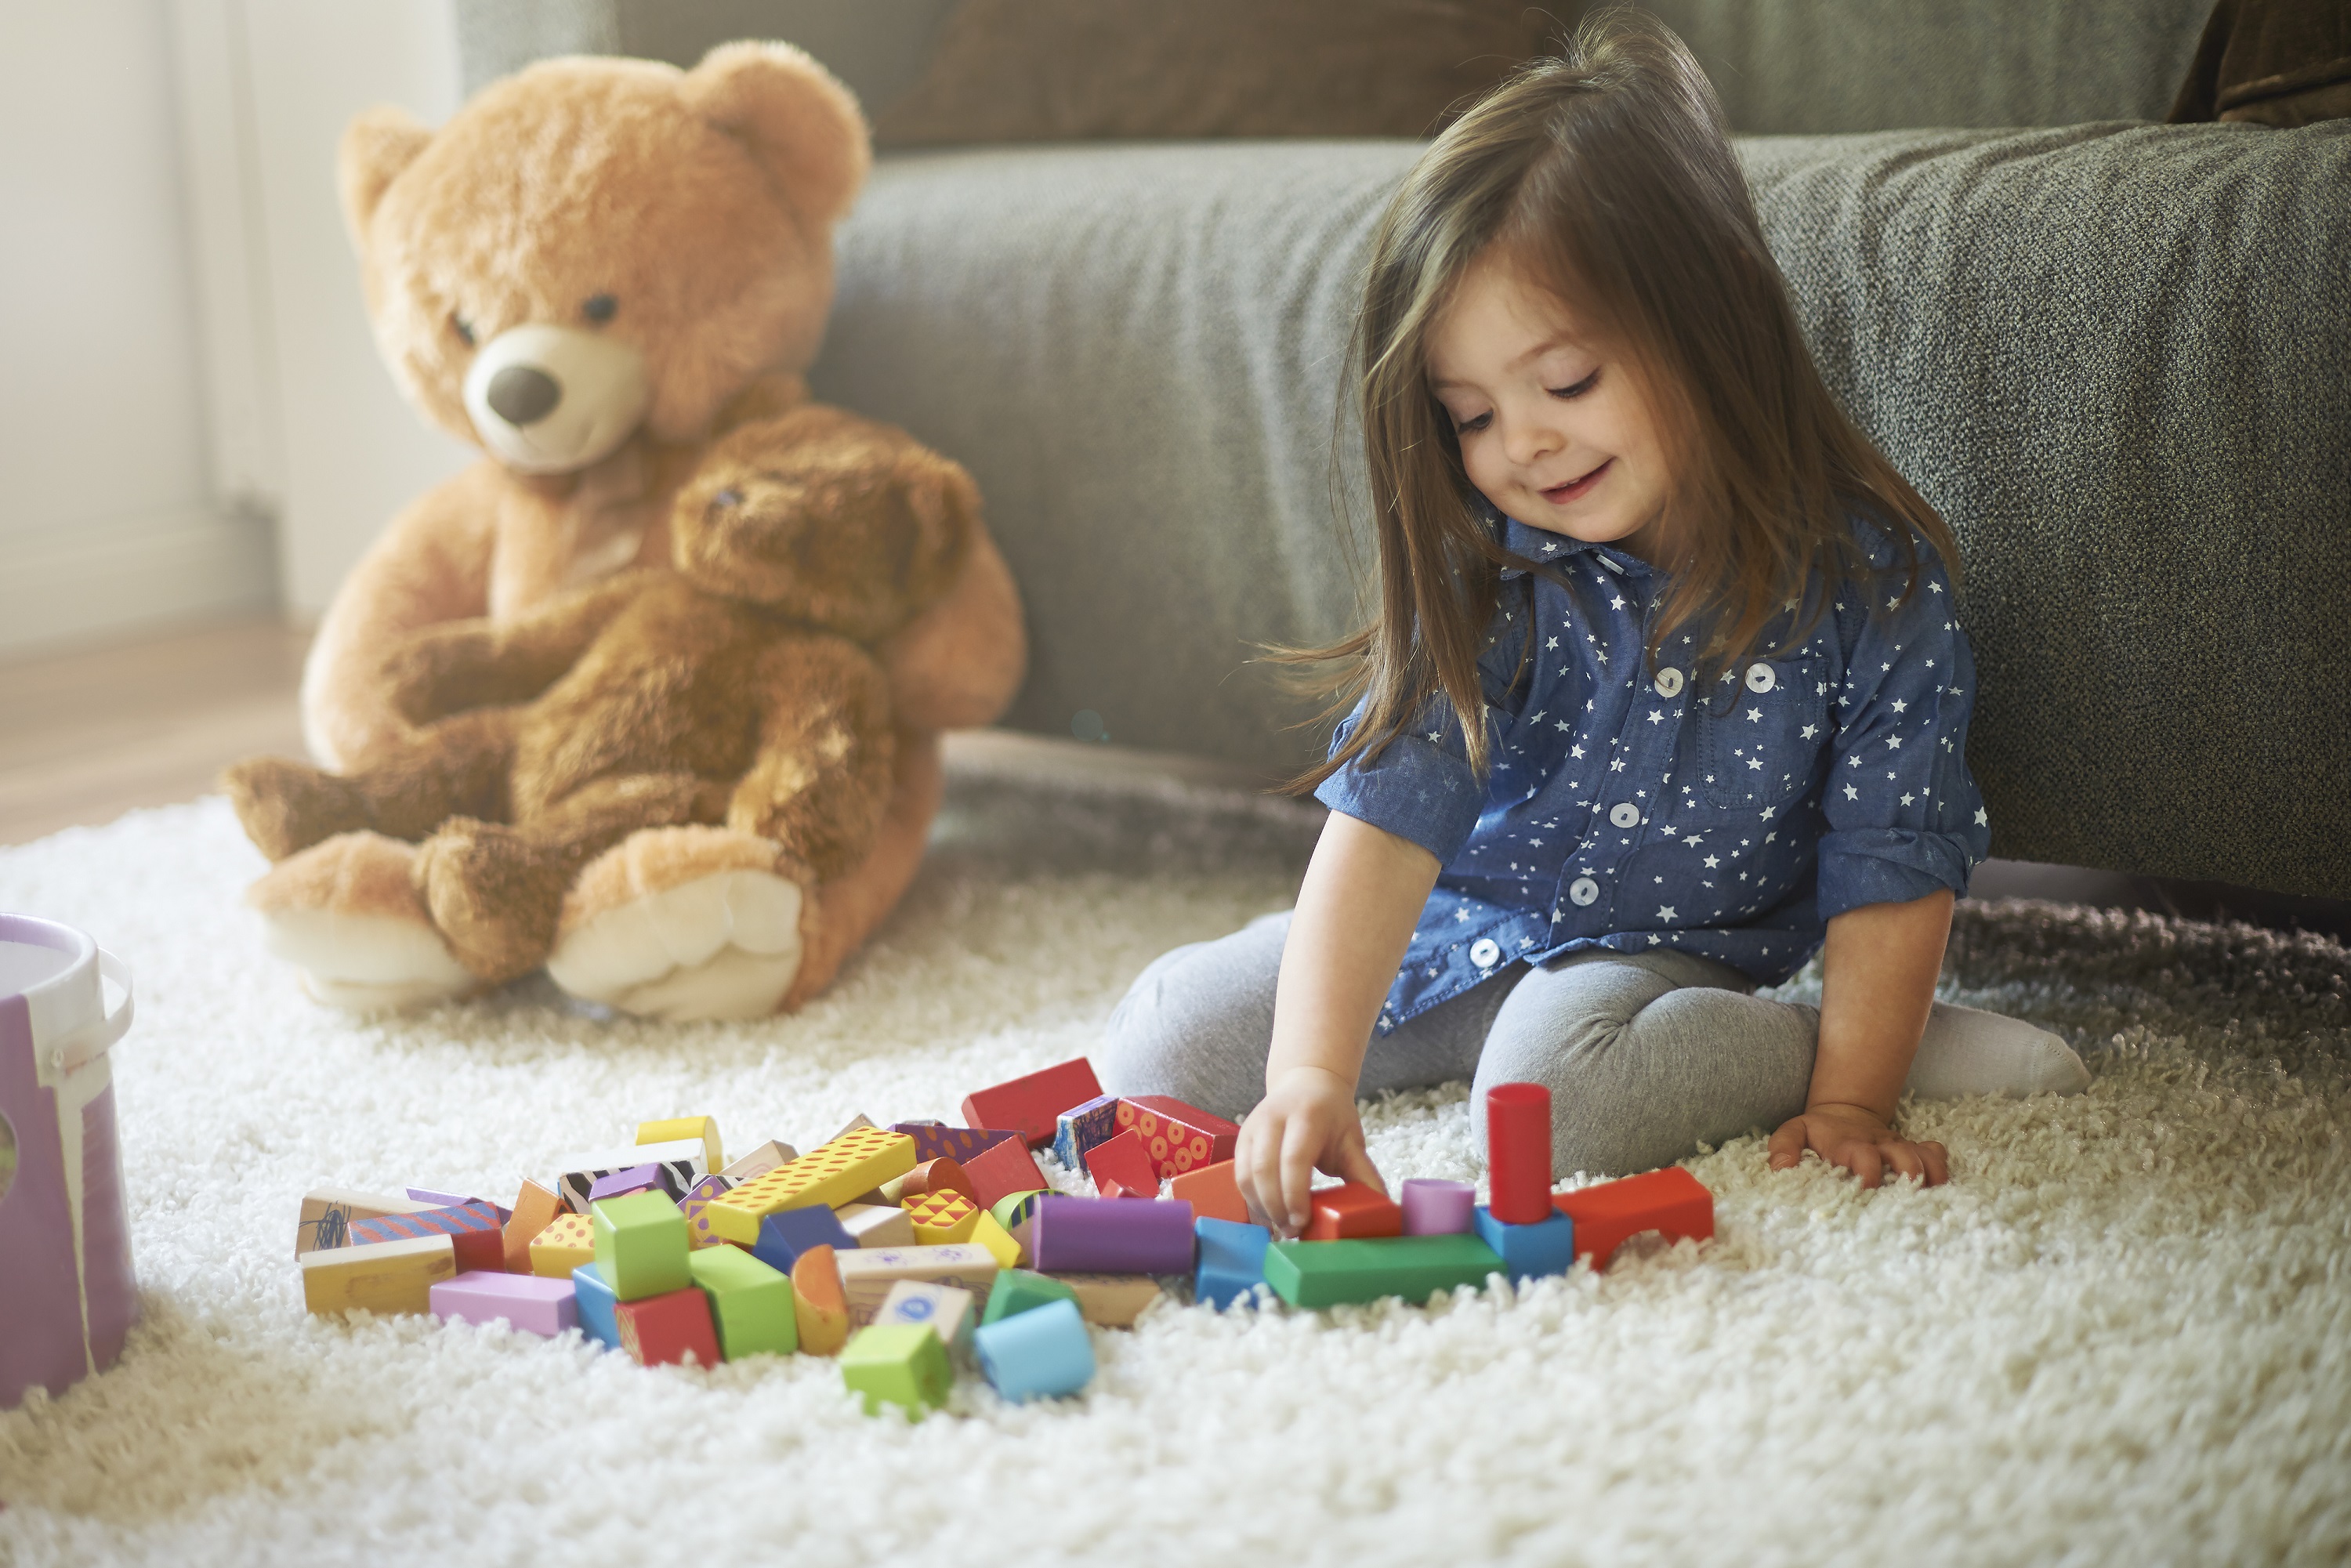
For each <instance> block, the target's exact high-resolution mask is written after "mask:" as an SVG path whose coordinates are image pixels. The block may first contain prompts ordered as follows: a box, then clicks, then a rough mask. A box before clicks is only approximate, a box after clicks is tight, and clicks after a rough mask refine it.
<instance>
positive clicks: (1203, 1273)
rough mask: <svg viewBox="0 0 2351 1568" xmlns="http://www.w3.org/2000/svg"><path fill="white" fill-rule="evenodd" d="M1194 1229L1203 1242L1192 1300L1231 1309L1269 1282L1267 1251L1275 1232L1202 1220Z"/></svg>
mask: <svg viewBox="0 0 2351 1568" xmlns="http://www.w3.org/2000/svg"><path fill="white" fill-rule="evenodd" d="M1192 1229H1193V1231H1194V1233H1195V1234H1196V1235H1197V1236H1198V1237H1199V1239H1200V1265H1199V1270H1198V1271H1197V1272H1196V1273H1195V1274H1194V1275H1193V1277H1192V1299H1193V1300H1194V1301H1207V1302H1209V1303H1211V1304H1212V1305H1214V1306H1217V1307H1220V1308H1221V1307H1229V1306H1231V1305H1232V1304H1233V1303H1234V1302H1235V1301H1239V1300H1241V1299H1242V1298H1243V1297H1245V1296H1248V1295H1249V1293H1250V1292H1251V1291H1254V1290H1256V1289H1257V1287H1258V1286H1259V1285H1261V1284H1263V1283H1264V1282H1265V1249H1266V1248H1268V1247H1269V1246H1270V1245H1271V1244H1272V1242H1273V1232H1272V1231H1270V1230H1268V1229H1267V1228H1265V1227H1264V1226H1262V1225H1243V1224H1241V1223H1240V1222H1239V1221H1238V1220H1231V1219H1209V1218H1201V1219H1197V1220H1195V1221H1193V1224H1192Z"/></svg>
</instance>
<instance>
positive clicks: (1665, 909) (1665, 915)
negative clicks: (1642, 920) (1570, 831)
mask: <svg viewBox="0 0 2351 1568" xmlns="http://www.w3.org/2000/svg"><path fill="white" fill-rule="evenodd" d="M1673 917H1674V906H1673V905H1672V904H1661V905H1659V906H1658V909H1657V918H1658V919H1660V920H1671V919H1672V918H1673ZM1355 1016H1356V1017H1357V1018H1361V1017H1363V1014H1361V1013H1357V1014H1356V1015H1355Z"/></svg>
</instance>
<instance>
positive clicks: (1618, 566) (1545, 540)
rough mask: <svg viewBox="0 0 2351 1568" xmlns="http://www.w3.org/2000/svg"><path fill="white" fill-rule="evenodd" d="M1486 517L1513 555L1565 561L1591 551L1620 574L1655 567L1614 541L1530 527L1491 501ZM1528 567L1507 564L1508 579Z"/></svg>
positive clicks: (1644, 572) (1504, 572)
mask: <svg viewBox="0 0 2351 1568" xmlns="http://www.w3.org/2000/svg"><path fill="white" fill-rule="evenodd" d="M1486 518H1487V521H1488V523H1489V526H1491V527H1492V528H1494V529H1495V536H1494V537H1495V542H1496V543H1498V544H1499V545H1500V546H1501V547H1502V548H1503V549H1506V550H1509V551H1510V553H1511V554H1512V555H1515V556H1519V557H1521V558H1523V559H1527V560H1542V561H1553V562H1558V561H1564V560H1567V559H1570V558H1571V557H1573V556H1578V555H1589V556H1591V557H1592V558H1593V559H1594V560H1596V561H1598V562H1599V564H1600V565H1601V567H1602V568H1603V569H1604V570H1607V571H1609V572H1611V573H1613V574H1614V575H1616V576H1619V577H1646V576H1648V575H1649V573H1650V571H1651V570H1653V569H1652V568H1651V567H1650V565H1649V563H1648V562H1647V561H1646V560H1643V559H1641V558H1640V557H1639V556H1636V555H1632V554H1628V553H1627V552H1625V551H1624V550H1621V549H1616V548H1615V547H1614V545H1604V544H1594V543H1593V542H1592V541H1590V540H1588V539H1576V538H1568V537H1567V535H1565V534H1555V533H1552V532H1551V531H1550V530H1549V529H1546V528H1529V527H1528V526H1527V525H1526V524H1524V523H1522V522H1520V521H1519V520H1518V519H1517V518H1516V517H1504V516H1502V514H1501V513H1500V511H1499V510H1498V509H1496V508H1495V507H1494V506H1493V505H1492V504H1491V503H1490V502H1489V504H1488V505H1487V507H1486ZM1525 575H1526V569H1525V568H1524V567H1517V566H1506V567H1504V568H1503V569H1502V576H1503V578H1504V579H1505V580H1508V579H1510V578H1513V577H1524V576H1525Z"/></svg>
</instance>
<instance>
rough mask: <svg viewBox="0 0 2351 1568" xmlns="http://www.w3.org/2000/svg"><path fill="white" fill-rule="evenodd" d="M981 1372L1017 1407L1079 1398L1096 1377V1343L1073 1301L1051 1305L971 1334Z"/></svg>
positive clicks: (986, 1326) (1017, 1315)
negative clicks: (1031, 1402)
mask: <svg viewBox="0 0 2351 1568" xmlns="http://www.w3.org/2000/svg"><path fill="white" fill-rule="evenodd" d="M971 1337H972V1349H973V1350H974V1351H975V1352H977V1354H978V1356H979V1370H980V1371H981V1372H982V1373H984V1374H986V1375H987V1381H988V1382H989V1383H990V1384H991V1385H994V1386H995V1389H996V1391H997V1393H998V1394H1000V1395H1002V1396H1004V1397H1005V1398H1007V1399H1009V1400H1011V1401H1012V1402H1013V1403H1014V1404H1016V1405H1019V1404H1025V1403H1026V1402H1027V1401H1029V1400H1031V1399H1050V1398H1054V1397H1057V1396H1061V1395H1063V1394H1075V1393H1076V1392H1078V1390H1080V1389H1081V1388H1083V1387H1084V1386H1085V1385H1087V1384H1089V1383H1092V1381H1093V1378H1094V1342H1093V1338H1092V1335H1090V1334H1088V1333H1086V1320H1085V1319H1084V1318H1082V1317H1080V1316H1079V1315H1078V1303H1077V1302H1075V1301H1048V1302H1046V1303H1045V1304H1044V1305H1043V1306H1041V1307H1031V1308H1029V1310H1028V1311H1027V1312H1015V1313H1013V1314H1012V1316H1010V1317H1008V1318H999V1319H998V1320H997V1321H996V1322H992V1323H988V1324H987V1325H985V1326H984V1327H982V1328H980V1329H979V1330H978V1331H977V1332H976V1333H973V1335H972V1336H971Z"/></svg>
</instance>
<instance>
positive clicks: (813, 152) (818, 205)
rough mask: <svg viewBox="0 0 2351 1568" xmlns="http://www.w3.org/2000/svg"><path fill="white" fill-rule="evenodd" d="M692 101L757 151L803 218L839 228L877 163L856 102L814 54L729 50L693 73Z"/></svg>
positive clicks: (755, 47) (715, 53)
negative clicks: (819, 62) (842, 217)
mask: <svg viewBox="0 0 2351 1568" xmlns="http://www.w3.org/2000/svg"><path fill="white" fill-rule="evenodd" d="M685 91H686V99H687V101H688V102H689V103H691V104H692V105H693V106H694V108H695V110H698V111H699V112H700V113H701V114H703V115H704V116H705V118H707V119H708V120H710V121H711V123H713V124H715V125H716V126H717V127H718V128H719V129H720V130H721V131H726V133H727V134H729V135H731V136H734V137H737V138H738V139H739V140H741V141H743V143H744V144H745V145H746V146H747V147H749V148H750V150H751V155H752V156H753V157H755V158H757V159H758V161H759V162H760V163H761V164H763V165H764V166H765V167H766V168H767V170H768V173H769V174H770V175H771V176H772V177H773V178H774V179H775V181H776V183H777V184H778V185H779V186H781V187H782V189H783V192H784V194H785V196H786V198H787V199H788V200H789V201H790V202H791V203H792V204H793V205H794V206H796V207H797V208H799V211H800V213H801V214H803V215H805V216H807V217H810V218H813V219H815V220H816V221H818V222H820V223H823V224H828V225H829V224H832V223H834V222H837V221H838V220H839V219H840V218H841V216H842V214H845V213H847V212H848V211H849V204H850V203H852V201H855V200H856V199H857V191H858V187H859V186H861V185H862V184H864V183H865V172H866V170H867V169H868V168H870V167H871V166H872V162H873V142H872V134H871V133H870V132H869V131H867V130H866V128H865V114H864V111H863V110H860V109H859V108H858V107H857V99H856V98H855V97H854V96H853V95H852V93H851V92H850V90H849V89H847V88H845V87H843V86H841V83H840V82H839V81H837V80H836V79H834V78H833V75H832V73H831V71H828V70H826V69H825V68H823V67H822V66H820V65H819V64H817V63H816V61H814V60H813V59H810V57H809V56H808V53H807V51H806V50H803V49H797V48H794V47H792V46H791V45H789V44H756V43H754V44H721V45H720V46H719V47H716V48H715V49H713V50H711V51H710V53H708V54H707V55H705V56H704V57H703V58H702V63H701V64H700V65H698V66H696V67H695V68H693V69H692V70H690V71H688V72H686V73H685Z"/></svg>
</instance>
